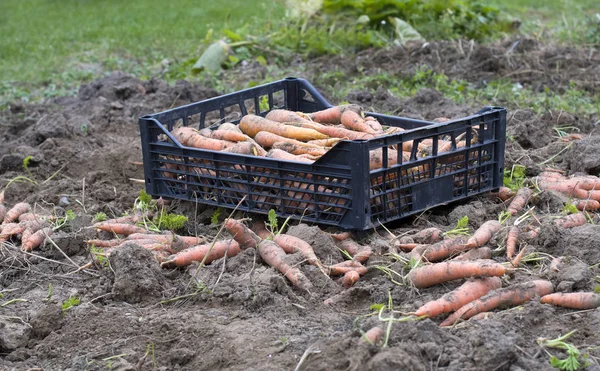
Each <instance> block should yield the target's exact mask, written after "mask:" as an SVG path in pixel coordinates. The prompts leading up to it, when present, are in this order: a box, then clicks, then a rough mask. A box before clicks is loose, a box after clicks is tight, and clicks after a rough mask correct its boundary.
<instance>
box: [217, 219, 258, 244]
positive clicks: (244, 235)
mask: <svg viewBox="0 0 600 371" xmlns="http://www.w3.org/2000/svg"><path fill="white" fill-rule="evenodd" d="M225 229H227V230H228V231H229V233H231V234H232V235H233V239H234V240H236V242H237V243H239V244H240V247H241V248H242V249H244V248H248V247H252V248H254V247H256V246H258V244H259V243H260V237H258V236H257V235H256V233H254V232H252V230H251V229H250V228H248V227H246V226H245V225H244V224H242V223H241V222H239V221H237V220H235V219H232V218H228V219H227V220H225Z"/></svg>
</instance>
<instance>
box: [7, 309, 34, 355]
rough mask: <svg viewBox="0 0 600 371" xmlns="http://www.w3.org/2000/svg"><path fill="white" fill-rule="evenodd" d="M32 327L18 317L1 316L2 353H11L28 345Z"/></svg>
mask: <svg viewBox="0 0 600 371" xmlns="http://www.w3.org/2000/svg"><path fill="white" fill-rule="evenodd" d="M30 336H31V328H30V327H29V326H27V324H26V323H23V322H21V321H19V320H18V319H16V318H1V317H0V353H10V352H12V351H13V350H15V349H17V348H20V347H22V346H25V345H27V342H28V341H29V337H30Z"/></svg>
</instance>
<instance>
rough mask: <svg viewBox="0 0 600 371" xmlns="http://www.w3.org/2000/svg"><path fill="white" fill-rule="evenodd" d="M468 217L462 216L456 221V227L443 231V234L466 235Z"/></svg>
mask: <svg viewBox="0 0 600 371" xmlns="http://www.w3.org/2000/svg"><path fill="white" fill-rule="evenodd" d="M468 226H469V217H468V216H466V215H465V216H463V217H462V218H460V219H458V221H457V222H456V227H455V228H454V229H451V230H449V231H448V232H446V233H444V236H468V235H469V227H468Z"/></svg>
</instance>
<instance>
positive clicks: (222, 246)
mask: <svg viewBox="0 0 600 371" xmlns="http://www.w3.org/2000/svg"><path fill="white" fill-rule="evenodd" d="M209 250H210V254H209V253H208V252H209ZM240 251H241V249H240V245H239V244H238V243H237V242H235V240H225V241H217V242H215V243H214V246H213V247H212V250H211V244H204V245H196V246H192V247H190V248H188V249H185V250H183V251H180V252H178V253H177V254H175V255H173V256H171V257H170V258H169V259H167V260H165V261H163V262H162V263H161V266H162V267H184V266H186V265H190V264H192V263H193V262H201V261H202V260H203V259H204V257H205V256H206V260H204V264H209V263H211V262H213V261H215V260H217V259H221V258H222V257H224V256H225V254H227V256H228V257H232V256H236V255H237V254H239V253H240ZM207 254H208V256H207Z"/></svg>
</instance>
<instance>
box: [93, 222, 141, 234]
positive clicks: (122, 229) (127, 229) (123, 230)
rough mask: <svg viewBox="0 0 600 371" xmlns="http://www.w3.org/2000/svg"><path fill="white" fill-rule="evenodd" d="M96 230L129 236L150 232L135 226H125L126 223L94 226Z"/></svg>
mask: <svg viewBox="0 0 600 371" xmlns="http://www.w3.org/2000/svg"><path fill="white" fill-rule="evenodd" d="M93 227H94V228H96V229H99V230H101V231H105V232H112V233H116V234H122V235H125V236H128V235H130V234H133V233H148V231H147V230H146V229H145V228H143V227H138V226H137V225H133V224H124V223H106V222H102V223H98V224H94V225H93Z"/></svg>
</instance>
